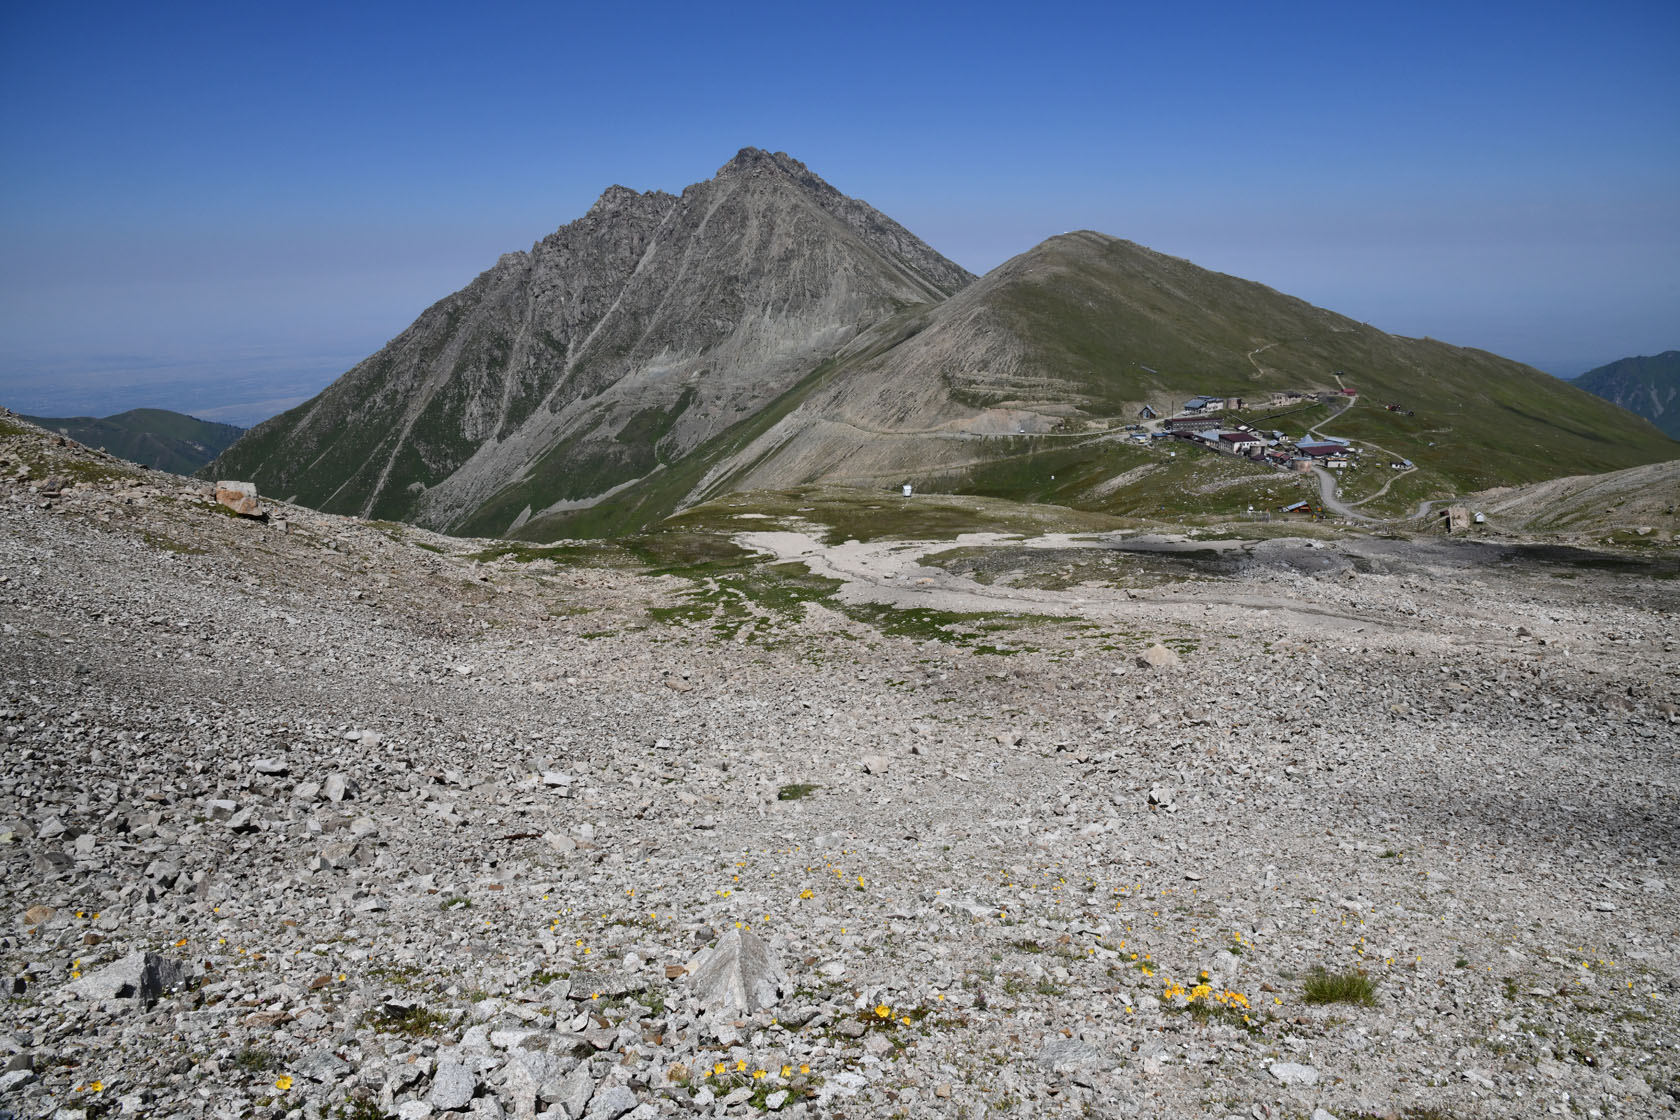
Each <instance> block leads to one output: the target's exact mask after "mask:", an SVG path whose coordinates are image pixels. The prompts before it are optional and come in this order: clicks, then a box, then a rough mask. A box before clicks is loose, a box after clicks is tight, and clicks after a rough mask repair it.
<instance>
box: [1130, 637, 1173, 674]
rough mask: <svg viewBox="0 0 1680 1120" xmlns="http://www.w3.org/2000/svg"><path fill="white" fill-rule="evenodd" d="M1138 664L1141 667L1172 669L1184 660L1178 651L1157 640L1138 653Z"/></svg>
mask: <svg viewBox="0 0 1680 1120" xmlns="http://www.w3.org/2000/svg"><path fill="white" fill-rule="evenodd" d="M1137 664H1138V668H1140V669H1170V668H1172V667H1173V666H1175V665H1181V664H1183V662H1182V661H1181V660H1180V659H1179V656H1178V654H1177V653H1174V652H1173V651H1172V650H1170V649H1168V648H1167V647H1166V646H1164V645H1162V644H1161V643H1160V642H1156V643H1155V644H1154V645H1152V646H1150V647H1149V648H1148V649H1146V650H1144V651H1143V652H1142V653H1141V654H1139V655H1138V659H1137Z"/></svg>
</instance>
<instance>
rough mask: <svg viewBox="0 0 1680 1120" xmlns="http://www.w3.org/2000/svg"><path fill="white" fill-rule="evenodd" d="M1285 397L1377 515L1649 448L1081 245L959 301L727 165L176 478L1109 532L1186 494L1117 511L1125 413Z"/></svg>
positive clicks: (1242, 292) (550, 527)
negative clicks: (1342, 442)
mask: <svg viewBox="0 0 1680 1120" xmlns="http://www.w3.org/2000/svg"><path fill="white" fill-rule="evenodd" d="M1344 389H1347V390H1354V391H1356V394H1357V396H1356V398H1354V397H1342V396H1340V395H1337V394H1339V393H1340V391H1341V390H1344ZM1286 391H1298V392H1304V393H1307V394H1312V393H1323V394H1330V395H1333V396H1334V399H1335V400H1336V402H1337V404H1336V405H1335V406H1334V407H1331V406H1326V405H1318V404H1315V403H1314V402H1313V401H1312V400H1311V398H1310V397H1309V398H1308V399H1307V401H1306V405H1307V408H1308V409H1311V408H1317V412H1316V413H1315V412H1311V411H1307V412H1306V414H1305V415H1298V416H1297V419H1296V420H1295V421H1293V423H1301V424H1307V425H1309V426H1315V425H1318V424H1321V423H1324V422H1326V421H1331V420H1332V419H1333V423H1334V427H1333V428H1331V429H1330V434H1333V435H1337V436H1343V437H1348V438H1353V439H1356V440H1359V441H1362V442H1365V443H1367V444H1368V445H1369V446H1371V447H1372V448H1373V450H1374V452H1375V453H1376V454H1380V455H1382V456H1383V465H1382V469H1383V470H1387V469H1388V466H1387V463H1388V461H1389V460H1390V459H1395V460H1399V459H1406V460H1410V461H1413V462H1415V464H1416V467H1415V469H1412V470H1409V471H1408V474H1407V477H1406V478H1405V479H1404V480H1402V484H1401V485H1400V486H1399V487H1397V488H1393V489H1392V490H1391V488H1389V487H1384V488H1383V489H1384V492H1385V494H1391V498H1390V500H1392V501H1395V502H1411V503H1415V502H1416V501H1418V500H1419V499H1422V498H1429V497H1437V496H1443V495H1445V494H1451V493H1462V492H1465V491H1469V490H1479V489H1484V488H1486V487H1489V486H1496V485H1510V484H1514V483H1522V482H1531V481H1536V480H1540V479H1546V478H1554V477H1558V476H1560V475H1565V474H1581V473H1589V472H1595V471H1604V470H1614V469H1619V468H1624V467H1630V466H1635V465H1638V464H1641V463H1648V462H1654V461H1659V460H1662V459H1667V458H1670V457H1673V455H1674V453H1675V449H1676V448H1675V444H1674V443H1673V442H1672V441H1670V440H1668V439H1666V438H1665V437H1664V436H1663V435H1662V434H1661V433H1659V432H1658V431H1656V430H1655V429H1654V428H1652V427H1650V426H1649V425H1648V424H1645V423H1644V422H1643V421H1639V420H1637V419H1636V418H1634V417H1631V416H1629V415H1628V414H1627V413H1626V412H1623V411H1622V410H1620V409H1617V408H1615V407H1614V406H1612V405H1610V404H1608V403H1607V402H1605V401H1602V400H1600V399H1598V398H1596V397H1593V396H1591V395H1590V394H1588V393H1584V392H1582V391H1580V390H1579V389H1577V388H1575V387H1573V386H1572V385H1570V384H1568V383H1566V382H1562V381H1559V380H1558V379H1556V378H1553V377H1550V376H1548V375H1546V374H1543V373H1541V372H1539V371H1538V370H1534V369H1532V368H1530V367H1528V366H1524V365H1520V364H1519V363H1516V362H1512V361H1508V360H1506V359H1504V358H1500V357H1497V356H1495V355H1493V354H1488V353H1486V352H1483V351H1478V350H1467V349H1462V348H1459V347H1454V346H1449V345H1446V344H1444V343H1440V342H1436V341H1433V340H1430V339H1409V338H1401V337H1397V336H1394V335H1388V334H1385V333H1383V332H1382V331H1379V330H1377V329H1375V328H1373V327H1370V326H1368V325H1366V324H1363V323H1359V322H1355V321H1353V320H1351V319H1347V318H1345V317H1343V316H1341V315H1337V314H1335V313H1334V312H1330V311H1326V310H1323V309H1321V308H1317V307H1314V306H1312V305H1310V304H1308V303H1305V302H1303V301H1302V300H1299V299H1295V298H1293V297H1290V296H1286V295H1283V294H1281V293H1279V292H1276V291H1273V290H1272V289H1270V288H1267V287H1265V286H1264V285H1260V284H1256V283H1253V282H1250V281H1246V280H1241V279H1238V278H1236V277H1231V276H1225V275H1221V274H1219V273H1215V272H1209V271H1207V270H1205V269H1201V268H1198V267H1196V266H1195V265H1193V264H1190V263H1189V262H1187V261H1183V260H1179V259H1177V258H1173V257H1168V256H1165V255H1163V254H1160V253H1156V252H1153V251H1151V250H1149V249H1146V248H1143V247H1142V246H1139V245H1135V244H1132V243H1131V242H1127V241H1121V240H1118V239H1116V238H1113V237H1107V236H1105V235H1102V234H1098V233H1091V232H1080V233H1073V234H1066V235H1063V236H1060V237H1055V238H1052V239H1050V240H1049V241H1047V242H1045V243H1044V244H1042V245H1040V246H1038V247H1036V248H1034V249H1032V250H1030V251H1028V252H1026V253H1023V254H1022V255H1021V256H1019V257H1016V258H1014V259H1013V260H1010V261H1008V262H1006V263H1005V264H1003V265H1001V266H1000V267H998V268H997V269H995V270H993V271H992V272H991V273H990V274H988V275H987V276H986V277H985V278H984V279H981V280H979V281H975V280H974V278H973V277H972V276H970V275H969V274H968V273H966V272H964V271H963V270H962V269H961V268H959V267H957V266H956V265H954V264H952V263H951V262H950V261H948V260H946V259H945V258H943V257H941V256H939V254H937V253H936V252H934V251H933V250H932V249H930V248H929V247H928V246H927V245H925V244H924V243H922V242H921V241H919V240H918V239H916V238H915V237H914V236H913V235H912V234H910V233H909V232H908V231H906V230H905V229H904V228H903V227H901V226H899V225H898V224H896V223H895V222H893V221H892V220H891V219H889V218H887V217H885V216H884V215H882V214H880V213H878V212H876V211H875V210H873V209H871V208H870V207H869V206H868V205H866V204H864V203H862V202H859V201H857V200H855V199H849V198H846V197H845V196H843V195H841V194H840V193H839V192H838V191H836V190H835V189H834V188H833V187H830V186H829V185H828V184H827V183H825V182H823V181H822V180H821V179H819V178H817V177H816V176H815V175H813V174H811V173H810V171H808V170H807V169H806V168H805V167H804V165H803V164H800V163H798V162H797V161H795V160H792V159H790V158H788V157H787V156H785V155H782V154H779V153H778V154H774V155H772V154H769V153H766V152H762V151H758V150H756V149H751V148H748V149H744V150H743V151H742V152H741V153H740V154H739V155H737V156H736V157H735V159H734V160H732V161H730V163H728V164H727V165H725V166H724V167H723V168H722V169H721V170H720V171H719V172H718V174H717V176H716V177H715V178H713V179H710V180H708V181H706V182H703V183H698V184H695V185H694V186H691V187H689V188H687V189H686V190H684V191H683V193H682V194H681V196H673V195H669V194H663V193H659V192H652V193H648V194H638V193H636V192H635V191H631V190H627V189H625V188H623V187H614V188H611V189H610V190H608V191H607V192H606V193H605V194H603V195H602V196H601V198H600V200H599V201H598V202H597V203H596V204H595V205H594V207H592V208H591V209H590V211H589V213H588V214H586V215H584V217H582V218H580V219H579V220H577V221H575V222H573V223H571V224H570V225H567V226H565V227H562V228H561V229H560V230H558V231H556V232H555V233H554V234H552V235H551V236H549V237H547V238H545V239H543V240H542V241H541V242H539V243H538V244H537V245H536V246H534V247H533V248H532V249H531V251H530V252H528V253H511V254H508V255H507V256H504V257H503V258H502V259H501V260H500V261H499V262H497V264H496V266H495V267H494V268H492V269H491V270H490V271H488V272H486V273H484V274H483V275H481V276H480V277H478V279H476V280H475V281H473V283H472V284H470V285H468V286H467V287H466V288H464V289H463V290H461V291H460V292H457V293H456V294H454V295H452V296H450V297H448V298H447V299H444V300H441V301H440V302H438V303H437V304H435V305H434V306H433V307H431V308H429V309H428V310H427V311H426V312H425V313H424V314H423V315H422V316H421V317H420V318H419V319H418V320H417V321H416V322H415V323H414V325H413V326H411V327H410V328H409V329H408V330H407V331H405V332H403V334H402V335H401V336H399V337H398V338H397V339H396V340H394V341H393V342H392V343H391V344H390V345H389V346H387V347H386V348H385V349H384V350H382V351H380V352H379V353H378V354H376V355H374V356H373V357H371V358H369V359H368V360H367V361H365V362H363V363H362V364H360V365H359V366H357V367H356V368H355V369H352V370H351V371H350V372H349V373H347V374H345V375H344V376H343V377H342V378H340V379H339V380H338V381H337V382H335V383H334V384H333V385H332V386H330V387H329V388H328V389H327V390H326V391H325V392H323V393H322V394H321V395H320V396H318V397H316V398H315V399H314V400H311V401H309V402H308V403H306V404H304V405H301V406H299V407H298V408H295V409H293V410H292V411H290V412H287V413H285V414H283V415H281V416H279V417H276V418H274V419H273V420H270V421H268V422H266V423H264V424H262V425H260V426H259V427H257V428H255V429H253V430H252V431H251V433H250V434H249V435H248V436H246V437H245V438H244V439H243V440H241V441H240V442H239V443H238V444H237V445H235V446H234V447H233V448H232V449H231V450H229V451H228V452H227V453H226V454H225V455H224V456H223V457H222V458H221V459H220V460H218V461H217V462H216V463H214V464H212V466H211V467H209V468H206V471H205V472H204V473H206V474H207V475H208V474H214V475H216V476H218V477H233V478H244V479H250V480H253V481H255V482H256V483H257V484H258V486H259V487H260V488H261V489H262V491H263V492H264V493H267V494H272V495H274V496H276V497H281V498H294V499H295V500H297V501H300V502H303V503H304V504H308V505H313V506H316V507H318V508H321V509H324V510H327V511H330V512H345V513H355V514H361V515H364V516H374V517H384V518H393V519H400V520H410V521H414V522H416V523H419V524H421V525H424V526H427V527H430V528H437V529H443V530H447V531H450V532H456V533H464V534H469V535H482V536H519V537H524V538H530V539H554V538H558V537H563V536H601V535H614V534H618V533H623V532H626V531H633V530H635V529H638V528H642V527H645V526H648V525H651V524H653V523H655V522H657V521H659V520H660V519H662V518H664V517H665V516H667V515H669V514H670V513H672V512H674V511H676V510H678V509H682V508H685V507H687V506H690V505H693V504H695V503H697V502H700V501H704V500H706V499H708V498H713V497H716V496H718V495H720V494H724V493H728V492H730V491H734V490H742V489H771V488H786V487H792V486H798V485H801V484H805V483H812V482H834V483H841V484H852V485H862V486H883V485H894V486H896V485H897V484H898V483H900V482H904V481H915V482H918V483H925V484H931V485H934V486H937V487H939V488H942V489H948V490H954V491H959V492H977V493H986V494H996V495H998V496H1003V497H1014V498H1020V499H1023V500H1033V501H1051V502H1056V503H1059V504H1065V505H1073V506H1077V507H1079V508H1092V509H1101V510H1104V511H1107V512H1126V511H1127V510H1128V509H1131V508H1134V507H1135V506H1136V504H1137V502H1138V501H1139V500H1140V499H1139V494H1140V493H1141V492H1143V491H1148V490H1149V489H1150V487H1152V486H1154V487H1156V488H1159V485H1167V486H1170V487H1178V488H1180V489H1182V488H1183V486H1184V485H1185V479H1184V478H1181V477H1178V476H1174V479H1173V480H1171V481H1164V480H1163V479H1156V481H1155V482H1147V481H1145V482H1141V483H1139V484H1138V485H1134V486H1130V487H1117V486H1116V485H1114V484H1113V480H1114V479H1116V478H1118V477H1119V476H1121V475H1124V474H1127V473H1128V472H1132V473H1133V474H1136V475H1137V477H1138V478H1142V477H1143V475H1146V474H1149V472H1151V471H1155V470H1156V469H1157V468H1158V467H1159V465H1160V462H1161V461H1163V460H1162V459H1161V456H1160V455H1159V454H1157V455H1156V456H1155V457H1154V458H1151V452H1150V450H1149V449H1148V448H1141V447H1138V446H1136V445H1135V444H1134V443H1132V442H1131V441H1129V440H1128V441H1122V440H1119V439H1117V438H1111V437H1108V436H1107V435H1106V432H1107V429H1109V428H1111V427H1112V426H1114V425H1115V424H1116V423H1117V422H1120V421H1129V420H1131V419H1132V418H1134V417H1135V416H1136V415H1137V412H1138V410H1139V409H1140V408H1141V407H1142V406H1143V405H1145V404H1148V405H1151V406H1153V407H1154V408H1155V409H1156V410H1157V411H1160V412H1162V413H1163V414H1164V413H1166V412H1170V411H1172V410H1175V409H1176V407H1177V405H1178V404H1179V403H1181V402H1182V401H1184V400H1185V399H1186V398H1187V397H1191V396H1195V395H1198V394H1203V393H1208V394H1215V395H1218V396H1221V397H1233V396H1235V397H1243V398H1245V399H1246V400H1248V401H1250V402H1260V403H1262V404H1263V403H1265V402H1266V401H1267V399H1268V398H1271V397H1272V395H1273V394H1274V393H1277V394H1283V393H1285V392H1286ZM1291 399H1297V398H1291ZM1350 402H1353V403H1352V406H1351V407H1349V408H1347V409H1346V411H1342V408H1341V406H1342V405H1343V404H1348V403H1350ZM1388 405H1393V406H1394V407H1393V408H1392V409H1391V408H1388V407H1387V406H1388ZM1295 411H1296V412H1297V413H1300V412H1302V411H1303V410H1302V409H1296V410H1295ZM1269 416H1270V414H1269V413H1265V412H1264V410H1263V409H1262V410H1261V411H1260V412H1259V413H1256V414H1255V415H1253V416H1252V419H1254V421H1255V423H1256V424H1257V425H1261V424H1265V423H1268V422H1270V421H1269ZM1188 462H1189V461H1188V460H1183V461H1181V463H1188ZM1195 469H1197V468H1195V467H1193V466H1185V467H1184V470H1185V471H1186V472H1191V471H1194V470H1195ZM1255 469H1257V470H1258V469H1260V468H1255ZM1138 472H1141V473H1138ZM1049 481H1054V482H1055V485H1054V486H1047V485H1043V483H1045V482H1049ZM1140 488H1141V489H1140ZM1142 500H1145V501H1147V500H1148V495H1147V494H1144V496H1143V499H1142ZM1127 503H1131V504H1130V505H1128V504H1127Z"/></svg>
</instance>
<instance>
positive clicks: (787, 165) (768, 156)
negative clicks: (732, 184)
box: [717, 148, 826, 185]
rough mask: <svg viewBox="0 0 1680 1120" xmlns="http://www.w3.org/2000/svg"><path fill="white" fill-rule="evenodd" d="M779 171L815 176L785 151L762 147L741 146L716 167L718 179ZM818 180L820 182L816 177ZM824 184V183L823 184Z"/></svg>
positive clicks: (795, 174) (803, 176) (802, 175)
mask: <svg viewBox="0 0 1680 1120" xmlns="http://www.w3.org/2000/svg"><path fill="white" fill-rule="evenodd" d="M778 172H779V173H781V174H784V175H788V176H791V177H793V178H795V179H804V178H816V176H814V175H812V174H811V169H810V168H808V167H806V166H805V165H804V164H803V163H800V162H799V161H798V160H796V159H794V158H793V157H792V156H790V155H788V154H787V153H786V152H767V151H765V150H764V149H763V148H742V149H741V150H740V151H738V152H736V153H735V158H734V159H732V160H730V161H729V162H728V163H726V164H724V165H723V166H722V167H720V168H718V171H717V177H718V178H719V179H725V178H729V177H731V176H744V175H763V174H775V173H778ZM818 182H821V180H820V179H818ZM825 185H826V184H825Z"/></svg>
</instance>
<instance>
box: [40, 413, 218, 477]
mask: <svg viewBox="0 0 1680 1120" xmlns="http://www.w3.org/2000/svg"><path fill="white" fill-rule="evenodd" d="M24 419H25V420H28V421H29V422H30V423H31V424H39V425H40V426H41V427H43V428H45V429H47V430H48V431H50V432H58V433H59V434H60V435H64V436H68V437H69V438H70V439H73V440H75V441H76V442H77V443H81V444H86V445H87V446H88V447H101V448H104V449H105V450H106V451H109V452H110V453H111V454H113V455H117V456H120V457H122V458H124V459H127V460H129V461H130V462H132V463H139V464H140V465H141V466H143V467H153V468H155V469H157V470H160V471H171V472H173V473H175V474H192V473H193V472H194V471H196V470H198V469H199V468H201V467H203V466H204V465H205V464H206V463H208V462H210V460H212V459H214V458H215V457H216V456H218V455H220V454H221V453H222V452H223V451H226V450H227V449H228V447H229V446H231V445H232V444H233V442H234V441H235V440H237V439H238V438H239V437H240V436H242V435H244V434H245V429H244V428H236V427H234V426H233V425H232V424H218V423H215V422H213V421H210V420H200V419H198V418H197V417H195V416H187V415H185V414H183V413H180V412H171V411H169V410H168V409H164V408H135V409H130V410H129V411H127V412H119V413H117V414H116V415H115V416H106V417H104V418H103V419H95V418H93V417H92V416H58V417H54V416H25V417H24Z"/></svg>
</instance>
